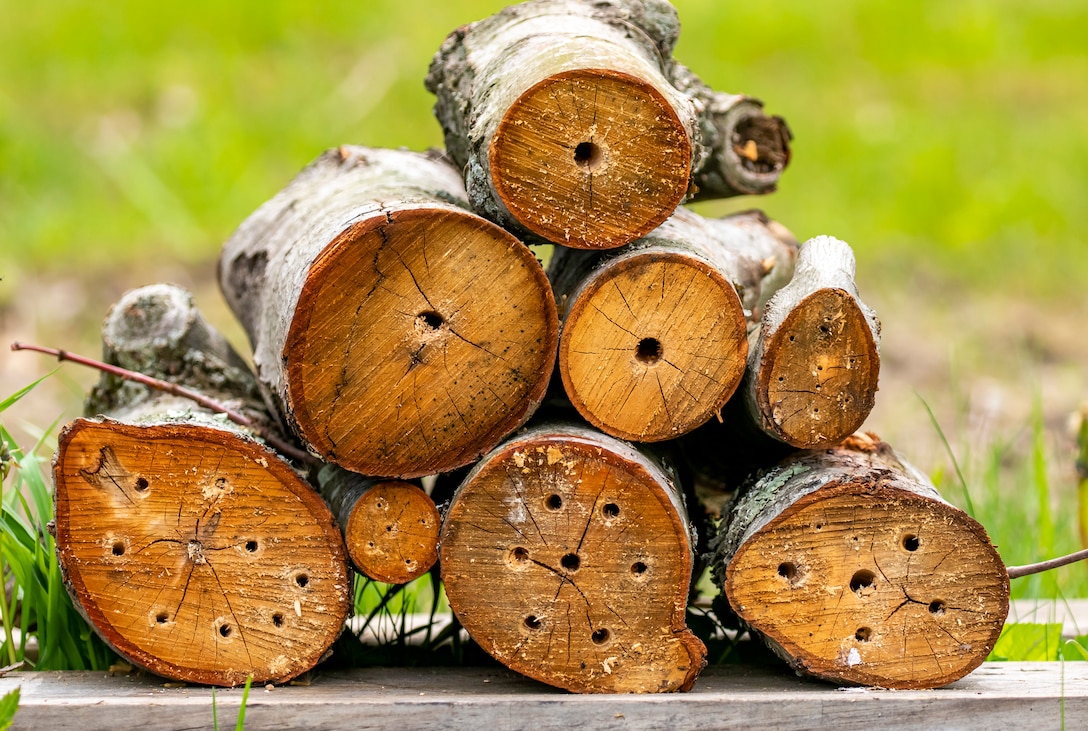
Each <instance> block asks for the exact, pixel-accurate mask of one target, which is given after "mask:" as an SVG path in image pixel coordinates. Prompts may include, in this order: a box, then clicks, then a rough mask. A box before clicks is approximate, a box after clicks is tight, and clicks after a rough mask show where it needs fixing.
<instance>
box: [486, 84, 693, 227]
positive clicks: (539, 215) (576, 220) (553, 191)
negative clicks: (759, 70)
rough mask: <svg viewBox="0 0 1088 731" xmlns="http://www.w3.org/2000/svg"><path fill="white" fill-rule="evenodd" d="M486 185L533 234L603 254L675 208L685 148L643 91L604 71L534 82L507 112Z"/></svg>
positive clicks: (660, 101) (683, 136) (687, 171)
mask: <svg viewBox="0 0 1088 731" xmlns="http://www.w3.org/2000/svg"><path fill="white" fill-rule="evenodd" d="M488 154H489V162H490V167H491V178H492V183H493V185H494V187H495V191H496V192H497V193H498V196H499V198H500V199H501V200H502V202H503V204H504V205H505V206H506V208H507V209H508V210H509V211H510V213H511V214H512V215H513V216H514V218H515V219H517V220H518V221H519V222H520V223H521V224H522V225H523V226H524V227H525V228H527V229H529V230H530V231H532V232H533V233H535V234H537V235H539V236H542V237H544V238H545V239H548V240H549V241H553V242H555V243H558V244H563V245H565V246H571V247H574V248H579V249H607V248H612V247H616V246H621V245H622V244H625V243H628V242H630V241H634V240H635V239H637V238H639V237H641V236H644V235H646V234H647V233H649V232H650V231H652V230H653V229H655V228H657V226H658V225H660V224H661V223H662V222H663V221H664V220H665V219H666V218H668V217H669V215H670V214H672V212H673V210H675V209H676V207H677V206H678V205H680V201H681V200H683V198H684V196H685V194H686V193H687V189H688V183H689V178H690V175H691V140H690V138H689V136H688V132H687V131H686V130H685V128H684V125H683V124H682V123H681V122H680V119H679V117H678V116H677V114H676V111H675V110H674V109H673V108H672V106H671V105H670V104H669V102H668V101H667V100H666V99H665V97H664V96H663V95H662V94H661V92H660V91H658V90H657V89H656V88H655V87H654V86H653V85H652V84H650V83H648V82H647V81H645V80H643V79H639V78H637V77H635V76H631V75H630V74H626V73H622V72H619V71H615V70H611V69H579V70H575V71H566V72H563V73H559V74H555V75H553V76H550V77H548V78H546V79H544V80H543V81H540V82H539V83H537V84H536V85H534V86H533V87H531V88H530V89H529V90H527V91H526V92H525V93H524V94H522V95H521V96H520V97H519V98H518V99H517V100H516V101H515V102H514V103H513V104H512V105H511V106H510V108H509V109H508V110H507V111H506V114H505V116H504V117H503V119H502V121H501V122H500V124H499V127H498V129H497V130H496V132H495V135H494V137H493V138H492V140H491V146H490V149H489V153H488Z"/></svg>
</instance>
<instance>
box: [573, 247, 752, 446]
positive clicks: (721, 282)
mask: <svg viewBox="0 0 1088 731" xmlns="http://www.w3.org/2000/svg"><path fill="white" fill-rule="evenodd" d="M745 326H746V322H745V317H744V311H743V310H742V308H741V302H740V298H739V297H738V296H737V292H736V290H735V289H734V288H733V285H732V284H731V283H730V282H729V281H728V280H727V279H726V278H725V276H724V275H723V274H722V273H721V272H720V271H718V270H717V269H715V268H714V267H713V265H711V264H710V263H709V262H708V261H706V260H705V259H702V258H700V257H698V256H695V255H692V254H690V253H686V252H682V251H662V250H646V251H639V252H634V253H632V254H631V255H630V256H623V257H621V258H618V259H617V260H615V261H614V262H611V263H610V264H609V265H608V266H607V267H605V268H603V269H601V270H600V271H598V272H595V273H594V275H593V277H592V279H591V280H590V281H588V282H587V284H586V286H585V287H583V288H582V289H581V290H580V291H579V292H578V294H577V297H576V299H575V300H574V302H573V304H572V305H571V307H570V311H569V312H568V313H567V316H566V318H565V319H564V322H563V336H562V340H561V342H560V350H559V370H560V374H561V375H562V378H563V386H564V388H565V389H566V392H567V394H568V395H569V397H570V399H571V401H572V403H573V404H574V405H575V407H576V408H577V409H578V411H579V412H580V413H581V414H582V415H583V416H584V417H585V418H586V419H588V420H589V421H590V422H591V423H593V424H594V425H595V426H597V427H598V428H600V429H602V430H603V431H605V432H607V433H609V434H612V435H613V436H617V437H621V438H626V439H633V440H636V441H647V442H654V441H661V440H664V439H671V438H674V437H677V436H680V435H681V434H684V433H686V432H688V431H691V430H692V429H694V428H695V427H697V426H699V425H700V424H702V423H703V422H705V421H707V420H708V419H710V418H711V417H712V415H713V414H714V413H716V412H717V411H720V410H721V408H722V407H723V406H724V405H725V403H726V401H728V399H729V397H730V396H731V395H732V394H733V392H734V391H735V390H736V388H737V385H738V384H739V383H740V380H741V377H742V376H743V375H744V367H745V362H746V359H747V356H748V342H747V332H746V328H745Z"/></svg>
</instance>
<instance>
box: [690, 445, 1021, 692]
mask: <svg viewBox="0 0 1088 731" xmlns="http://www.w3.org/2000/svg"><path fill="white" fill-rule="evenodd" d="M712 568H713V575H714V579H715V581H716V582H717V583H718V585H719V586H721V587H722V590H723V591H724V593H725V595H726V596H727V597H728V599H729V603H730V605H731V606H732V608H733V610H734V611H736V613H737V615H738V616H739V617H740V618H741V619H742V620H743V621H744V622H745V623H746V624H747V625H748V626H749V627H750V628H751V629H752V630H754V631H755V632H756V633H757V634H758V635H761V636H762V637H763V638H764V639H765V640H766V642H767V644H768V645H769V646H770V647H771V648H772V649H773V650H774V651H775V652H776V653H778V654H779V655H780V656H781V657H782V658H783V659H785V660H786V661H787V662H788V663H789V664H790V665H791V666H792V667H793V668H795V669H796V670H798V671H800V672H804V673H806V674H809V675H814V676H816V677H820V678H823V679H825V680H831V681H833V682H837V683H844V684H860V685H875V686H880V687H885V688H935V687H939V686H942V685H946V684H948V683H951V682H952V681H954V680H958V679H959V678H961V677H963V676H964V675H966V674H967V673H969V672H971V671H972V670H974V669H975V668H976V667H978V666H979V664H981V663H982V661H983V660H985V659H986V656H987V655H988V654H989V653H990V650H992V649H993V646H994V643H995V642H996V641H997V638H998V635H999V634H1000V633H1001V628H1002V626H1003V624H1004V621H1005V618H1006V615H1007V614H1008V609H1009V578H1008V574H1007V572H1006V570H1005V566H1004V564H1003V563H1002V562H1001V558H1000V556H998V554H997V551H995V550H994V547H993V546H992V545H991V543H990V539H989V537H988V536H987V535H986V531H985V529H984V528H983V527H982V526H981V525H979V524H978V523H977V522H975V521H974V520H973V519H971V518H970V517H969V516H968V515H966V514H965V513H963V512H961V511H960V510H957V509H956V508H954V507H953V506H951V505H949V504H948V503H946V502H944V501H943V500H942V499H941V498H940V496H939V495H938V494H937V491H936V490H935V489H934V488H933V486H932V485H931V484H930V483H929V482H928V481H927V480H926V479H925V477H923V476H922V475H921V474H920V473H919V472H917V471H916V470H914V469H913V468H912V467H910V466H909V465H907V464H906V463H904V462H903V461H902V460H900V459H899V457H898V456H897V455H896V454H895V452H894V451H893V450H892V449H891V447H889V446H888V445H887V444H884V443H883V442H880V441H879V439H877V438H876V437H875V436H873V435H867V436H861V435H858V436H854V437H851V438H850V439H848V440H847V441H846V442H844V443H843V444H842V445H840V446H838V447H835V448H833V449H826V450H811V451H805V452H800V453H798V454H797V455H796V456H795V457H792V458H790V459H788V460H785V461H784V462H782V463H781V464H780V465H778V466H777V467H775V468H773V469H770V470H767V471H766V472H764V473H763V474H762V475H761V476H760V477H759V478H758V479H757V480H756V481H755V482H754V483H753V484H752V486H751V487H750V489H749V490H748V491H747V492H746V493H745V494H744V495H743V496H742V497H741V498H740V499H739V501H738V502H737V504H736V506H735V508H734V509H733V512H732V514H731V516H730V519H729V521H728V522H727V523H725V524H723V527H722V532H721V533H720V534H719V536H718V539H717V541H716V543H715V545H714V552H713V555H712Z"/></svg>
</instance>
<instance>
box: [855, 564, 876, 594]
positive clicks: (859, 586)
mask: <svg viewBox="0 0 1088 731" xmlns="http://www.w3.org/2000/svg"><path fill="white" fill-rule="evenodd" d="M875 581H876V574H874V573H873V572H872V571H869V570H868V569H862V570H861V571H858V572H856V573H855V574H854V575H853V576H851V577H850V590H851V591H853V592H854V593H855V594H859V595H861V596H865V595H866V594H868V593H869V591H868V590H871V589H872V588H873V582H875Z"/></svg>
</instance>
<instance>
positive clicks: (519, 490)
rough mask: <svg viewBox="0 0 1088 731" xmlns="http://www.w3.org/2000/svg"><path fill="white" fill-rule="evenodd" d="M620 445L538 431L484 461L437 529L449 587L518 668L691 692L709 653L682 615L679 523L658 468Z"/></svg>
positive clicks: (685, 555) (494, 651)
mask: <svg viewBox="0 0 1088 731" xmlns="http://www.w3.org/2000/svg"><path fill="white" fill-rule="evenodd" d="M616 444H618V443H617V442H615V441H614V440H611V439H610V438H608V437H604V436H603V435H601V436H600V437H599V438H592V439H585V438H572V437H571V436H570V435H568V434H562V433H553V434H550V435H548V434H536V435H533V436H530V437H528V438H518V439H516V440H513V441H511V442H508V443H507V444H505V445H503V446H502V447H500V448H499V449H498V450H495V452H493V453H492V454H491V455H489V456H488V457H485V459H484V461H483V462H482V463H481V464H480V465H479V466H478V467H477V468H476V469H475V470H474V471H473V472H472V473H471V474H470V475H469V476H468V478H466V480H465V482H464V483H462V486H461V488H460V489H459V490H458V493H457V495H456V496H455V498H454V500H453V503H452V504H451V506H450V509H449V511H448V513H447V515H446V519H445V522H444V524H443V529H442V539H441V554H442V557H441V564H442V579H443V582H444V583H445V587H446V593H447V596H448V598H449V602H450V606H451V607H452V608H453V610H454V612H455V613H456V615H457V617H458V619H459V620H460V621H461V623H462V624H463V625H464V627H465V629H467V630H468V632H469V634H471V635H472V637H473V638H474V639H475V640H476V641H477V642H478V643H479V644H480V645H481V647H483V648H484V649H485V650H486V651H487V652H489V653H490V654H491V655H493V656H494V657H495V658H496V659H498V660H499V661H500V662H502V663H504V664H505V665H507V666H508V667H510V668H511V669H513V670H516V671H517V672H519V673H522V674H524V675H527V676H529V677H532V678H535V679H537V680H540V681H542V682H545V683H548V684H550V685H554V686H558V687H560V688H565V689H567V690H570V691H574V692H582V693H585V692H595V693H645V692H664V691H673V690H687V689H688V688H690V687H691V685H692V683H694V681H695V678H696V676H697V674H698V672H699V671H700V670H701V669H702V668H703V666H704V665H705V662H706V660H705V655H706V649H705V648H704V647H703V644H702V642H700V641H699V639H698V638H696V637H695V636H694V635H693V634H692V633H691V632H690V631H689V630H688V629H687V628H686V626H685V623H684V607H685V604H686V597H687V591H688V583H689V580H690V577H691V571H692V554H691V550H692V549H691V546H690V543H689V538H688V533H687V528H686V526H685V523H684V521H683V519H682V518H681V516H680V515H679V513H678V510H677V509H676V507H675V504H674V502H673V501H672V500H671V498H670V496H669V495H668V494H666V488H665V487H664V478H663V477H662V476H661V473H660V472H659V471H657V470H656V468H653V467H652V466H649V463H648V462H646V463H645V464H643V463H640V462H639V461H638V458H636V457H633V456H632V455H637V453H636V452H634V450H632V449H630V447H626V448H625V449H616V448H615V447H614V445H616ZM624 446H625V445H624ZM642 459H643V460H644V458H642ZM655 473H656V474H655Z"/></svg>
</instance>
